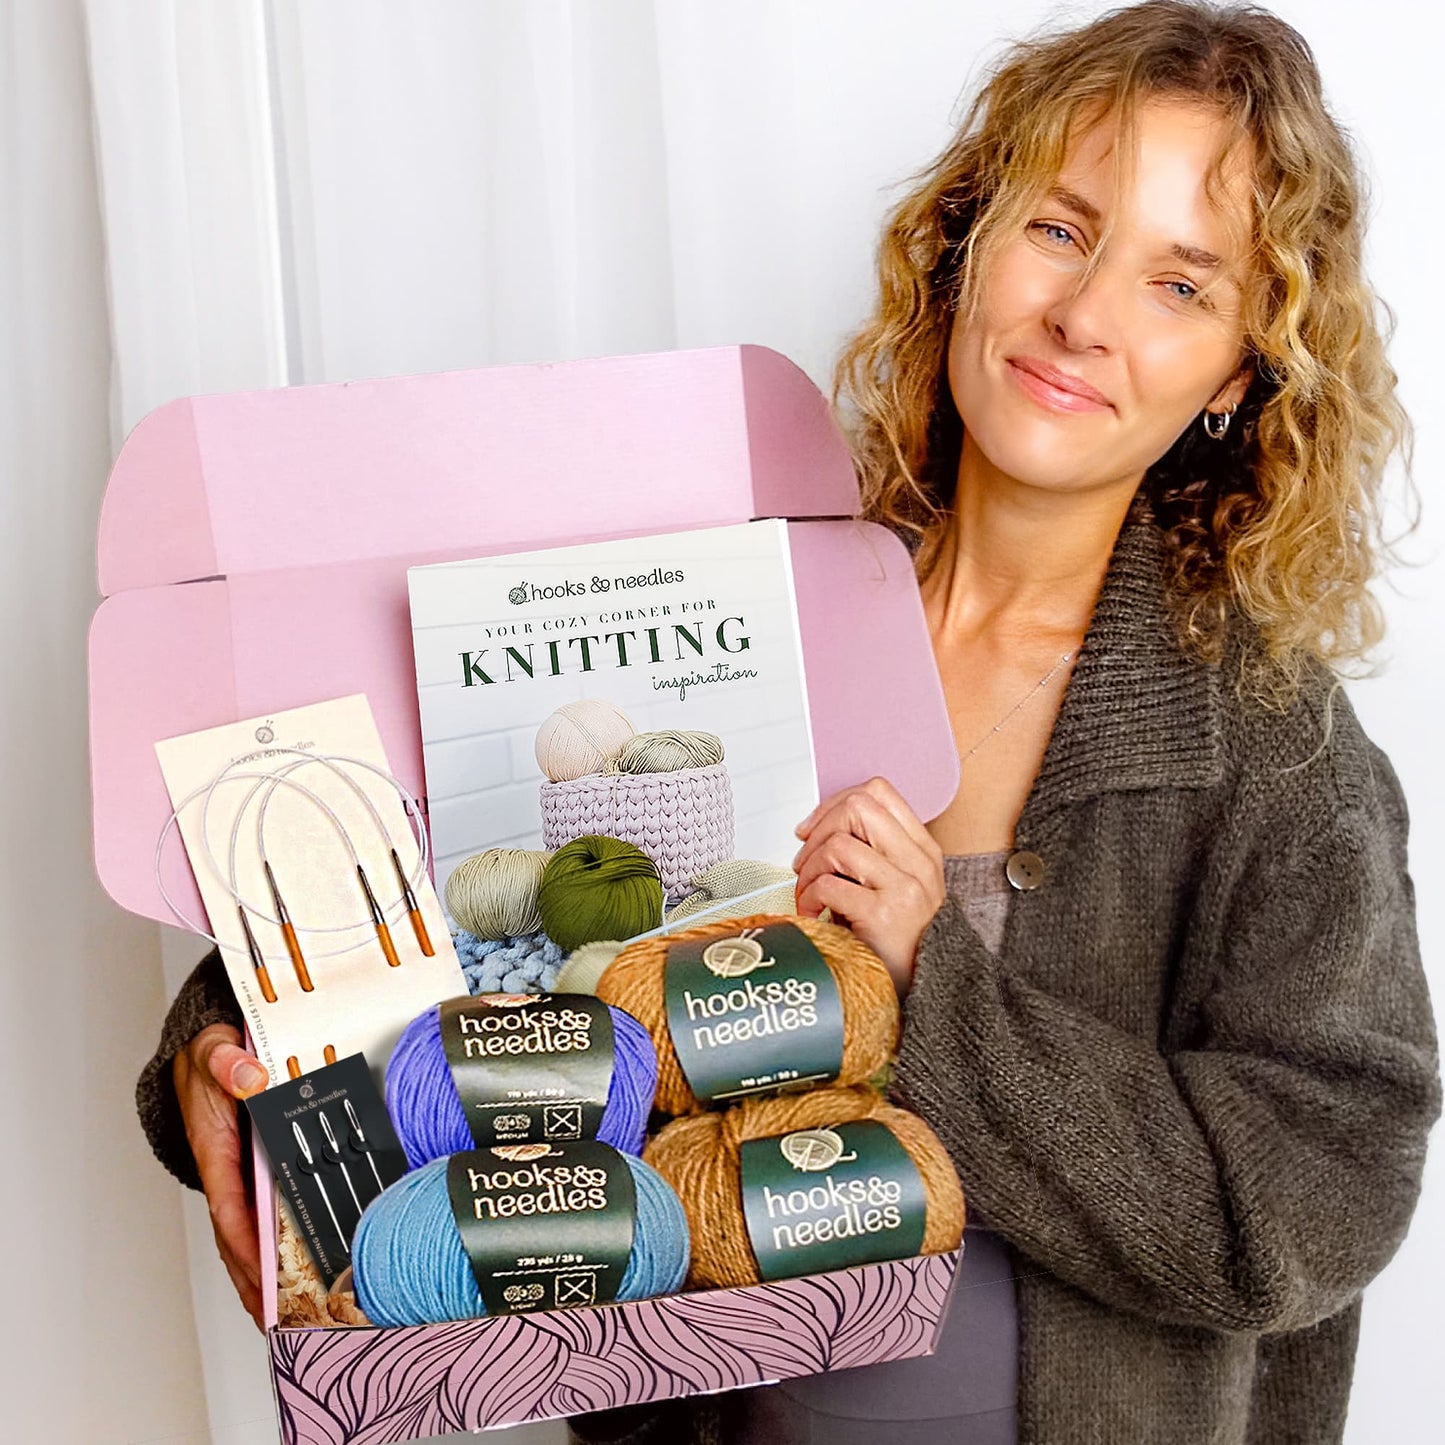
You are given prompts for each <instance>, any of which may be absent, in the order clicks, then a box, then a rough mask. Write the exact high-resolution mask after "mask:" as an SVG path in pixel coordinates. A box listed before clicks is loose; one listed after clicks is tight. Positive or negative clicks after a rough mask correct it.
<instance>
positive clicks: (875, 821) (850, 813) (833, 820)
mask: <svg viewBox="0 0 1445 1445" xmlns="http://www.w3.org/2000/svg"><path fill="white" fill-rule="evenodd" d="M885 817H886V818H891V819H892V820H893V821H894V822H895V823H896V824H897V826H898V828H899V829H900V830H901V832H902V833H903V834H904V835H906V836H907V837H909V838H911V839H912V840H913V841H914V842H915V843H916V844H917V845H918V846H919V847H920V848H922V849H923V850H924V851H925V852H930V851H931V852H934V853H937V854H938V855H939V856H940V857H941V856H942V850H941V849H940V848H939V847H938V844H937V843H935V842H934V841H933V835H932V834H931V833H929V831H928V829H927V828H925V827H924V826H923V822H922V820H921V819H920V818H919V816H918V814H917V813H915V812H914V811H913V809H912V807H911V806H909V803H908V800H907V799H906V798H905V797H904V796H903V794H902V793H900V792H899V791H898V789H897V788H895V787H894V786H893V784H892V783H890V782H889V781H888V779H887V778H880V777H872V778H869V779H868V781H867V782H866V783H860V784H859V785H858V786H857V787H854V788H844V789H843V790H842V791H841V792H838V793H834V794H832V795H831V796H830V797H827V798H824V799H823V800H822V801H821V802H820V803H819V804H818V806H817V807H816V808H814V809H813V811H812V812H811V813H809V814H808V816H807V817H806V818H804V819H803V821H802V822H801V823H799V824H798V826H797V827H796V828H795V829H794V830H793V831H794V832H795V833H796V834H797V835H798V837H800V838H802V839H804V840H805V841H806V840H808V839H809V838H810V837H811V835H812V834H813V833H815V832H816V831H817V830H818V828H819V825H820V824H826V825H827V826H828V827H830V828H846V829H847V830H848V831H849V832H851V833H853V834H854V835H855V836H856V837H859V838H862V839H863V840H864V841H865V842H871V841H873V839H872V838H871V837H870V836H869V832H868V829H869V827H870V823H871V826H872V828H873V829H874V830H875V831H876V830H878V828H879V822H880V820H881V819H882V818H885Z"/></svg>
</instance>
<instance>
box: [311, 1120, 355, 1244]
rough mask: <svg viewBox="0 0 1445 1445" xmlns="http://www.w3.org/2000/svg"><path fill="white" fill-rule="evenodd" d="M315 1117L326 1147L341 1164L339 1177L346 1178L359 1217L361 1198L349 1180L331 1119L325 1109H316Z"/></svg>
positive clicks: (349, 1172) (348, 1171)
mask: <svg viewBox="0 0 1445 1445" xmlns="http://www.w3.org/2000/svg"><path fill="white" fill-rule="evenodd" d="M316 1117H317V1118H318V1119H320V1120H321V1132H322V1133H323V1134H325V1135H326V1144H327V1147H328V1148H329V1149H330V1150H331V1152H332V1153H333V1154H335V1155H336V1162H337V1163H338V1164H339V1165H340V1166H341V1177H342V1178H343V1179H344V1180H346V1187H347V1188H348V1189H349V1190H350V1191H351V1202H352V1203H353V1204H354V1205H355V1206H356V1215H357V1218H358V1219H359V1218H360V1217H361V1200H359V1199H358V1198H357V1197H356V1185H354V1184H353V1183H352V1182H351V1171H350V1170H349V1169H348V1168H347V1167H346V1160H344V1159H343V1158H342V1157H341V1146H340V1145H339V1144H338V1143H337V1142H336V1135H335V1134H334V1133H333V1132H332V1130H331V1120H330V1119H328V1118H327V1117H326V1110H325V1109H318V1110H317V1111H316Z"/></svg>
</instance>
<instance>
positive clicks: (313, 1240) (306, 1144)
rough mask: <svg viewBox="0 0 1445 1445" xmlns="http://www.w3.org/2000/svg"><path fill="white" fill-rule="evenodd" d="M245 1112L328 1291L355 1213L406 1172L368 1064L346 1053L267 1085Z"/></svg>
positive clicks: (345, 1260) (341, 1265)
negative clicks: (293, 1076)
mask: <svg viewBox="0 0 1445 1445" xmlns="http://www.w3.org/2000/svg"><path fill="white" fill-rule="evenodd" d="M246 1111H247V1113H249V1114H250V1116H251V1122H252V1123H253V1124H254V1125H255V1127H256V1131H257V1133H258V1134H260V1136H261V1143H262V1145H263V1146H264V1148H265V1150H266V1157H267V1158H268V1159H269V1160H270V1161H271V1172H272V1173H273V1174H274V1175H275V1177H276V1181H277V1183H278V1184H279V1185H280V1186H281V1189H282V1191H283V1192H284V1194H285V1196H286V1201H287V1203H288V1204H290V1206H291V1213H292V1215H293V1216H294V1218H295V1220H296V1222H297V1224H298V1225H299V1226H300V1228H301V1232H302V1234H303V1235H304V1236H305V1239H306V1243H307V1245H308V1246H309V1248H310V1250H311V1256H312V1258H313V1259H314V1260H315V1261H316V1266H317V1268H318V1269H319V1270H320V1271H321V1274H322V1277H323V1278H324V1279H325V1281H326V1286H327V1288H328V1289H329V1288H330V1287H331V1285H332V1284H333V1283H334V1281H335V1279H336V1276H337V1275H339V1274H340V1273H341V1272H342V1271H343V1270H344V1269H345V1268H346V1267H347V1265H349V1264H350V1263H351V1239H352V1236H353V1235H354V1234H355V1232H356V1225H357V1221H358V1220H359V1219H360V1218H361V1211H362V1210H363V1209H365V1208H366V1206H367V1205H368V1204H369V1203H371V1201H372V1200H373V1199H375V1198H376V1196H377V1195H378V1194H380V1193H381V1191H382V1190H383V1189H384V1188H385V1187H386V1186H387V1185H388V1184H393V1183H395V1182H396V1181H397V1180H398V1179H400V1178H401V1176H402V1175H403V1174H405V1173H406V1155H405V1154H404V1153H403V1152H402V1148H401V1144H400V1143H399V1142H398V1140H397V1137H396V1134H395V1132H394V1131H393V1129H392V1127H391V1120H390V1119H389V1118H388V1117H387V1113H386V1106H385V1105H384V1104H383V1103H382V1100H381V1095H380V1094H379V1093H378V1092H377V1089H376V1084H375V1083H374V1082H373V1080H372V1077H371V1070H370V1069H369V1068H368V1067H367V1063H366V1059H365V1057H364V1056H363V1055H361V1054H352V1055H351V1056H350V1057H348V1058H344V1059H339V1060H338V1061H337V1062H336V1063H334V1064H328V1065H327V1066H326V1067H325V1068H322V1069H317V1070H316V1071H315V1072H314V1073H311V1074H303V1075H302V1076H301V1077H300V1078H299V1079H289V1080H287V1081H286V1082H285V1083H284V1084H273V1085H272V1086H271V1087H270V1088H269V1089H265V1090H263V1091H262V1092H261V1093H259V1094H255V1095H253V1096H252V1097H251V1098H249V1099H247V1100H246Z"/></svg>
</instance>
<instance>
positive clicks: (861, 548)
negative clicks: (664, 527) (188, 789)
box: [90, 521, 958, 922]
mask: <svg viewBox="0 0 1445 1445" xmlns="http://www.w3.org/2000/svg"><path fill="white" fill-rule="evenodd" d="M642 530H645V531H648V532H651V531H654V530H657V529H656V528H654V527H652V526H648V527H646V528H645V529H642ZM788 537H789V544H790V550H791V555H792V563H793V573H794V582H795V587H796V592H797V600H798V620H799V626H800V630H801V634H802V640H803V657H804V667H805V670H806V675H807V685H808V696H809V711H810V714H811V718H812V726H813V743H814V751H815V755H816V759H817V768H818V779H817V781H818V787H819V790H820V792H821V793H822V794H823V795H825V796H826V795H827V794H828V793H831V792H835V791H837V790H838V789H839V788H843V787H846V786H848V785H850V784H853V783H859V782H862V781H863V780H864V779H866V778H868V777H870V776H872V775H873V774H874V773H880V774H883V775H884V776H886V777H888V778H890V779H891V780H892V781H893V782H894V783H895V785H896V786H897V787H898V788H899V790H900V791H901V792H902V793H903V795H904V797H906V798H907V799H908V800H909V802H910V803H911V805H912V806H913V808H914V810H915V811H916V812H917V813H918V814H919V816H920V817H923V818H925V819H927V818H932V817H934V816H936V815H937V814H938V813H939V812H941V811H942V810H943V808H944V807H946V806H947V804H948V803H949V801H950V800H951V799H952V798H953V795H954V793H955V792H956V791H957V788H958V754H957V751H956V749H955V747H954V745H953V735H952V731H951V728H950V725H949V719H948V710H947V705H946V703H945V701H944V698H943V691H942V688H941V686H940V684H939V681H938V675H937V670H936V668H935V666H934V663H933V654H932V648H931V645H930V643H929V638H928V630H927V625H926V623H925V621H924V617H923V611H922V605H921V603H920V601H919V597H918V588H917V585H916V583H915V582H914V578H913V567H912V562H911V560H910V558H909V556H908V553H907V551H906V549H905V548H904V546H903V544H902V543H901V542H900V541H899V540H898V538H897V537H895V536H894V535H893V534H892V533H891V532H889V531H888V530H887V529H886V528H883V527H880V526H877V525H876V524H873V523H863V522H857V521H834V522H795V523H792V524H791V525H790V526H789V528H788ZM559 540H560V541H564V542H572V541H578V540H582V539H580V538H577V537H565V538H561V539H559ZM594 540H595V539H594ZM509 550H511V548H510V546H498V545H491V546H485V547H470V548H463V549H460V550H456V549H452V550H449V551H446V552H435V551H431V552H423V553H417V554H412V555H410V556H406V557H387V558H377V559H370V560H366V561H360V562H352V563H349V564H346V565H339V564H333V565H330V566H317V567H294V568H288V569H284V570H277V571H270V572H260V573H252V574H249V575H241V576H234V577H229V578H224V579H220V578H218V579H213V580H211V581H207V582H196V583H192V584H188V585H186V586H165V587H150V588H142V589H139V590H135V591H128V592H122V593H120V594H118V595H116V596H114V597H109V598H107V599H106V600H105V601H104V602H103V603H102V604H101V606H100V608H99V610H98V611H97V613H96V615H95V619H94V622H93V624H92V626H91V635H90V683H91V688H90V709H91V728H90V734H91V781H92V796H93V805H94V826H95V856H96V868H97V871H98V872H99V875H100V880H101V883H102V884H103V885H104V887H105V889H106V891H107V892H108V893H109V894H110V896H111V897H112V898H113V899H115V901H116V902H117V903H119V904H120V905H121V906H122V907H124V908H127V909H129V910H131V911H132V912H133V913H140V914H143V915H144V916H146V917H150V918H156V919H160V920H162V921H165V922H172V921H174V920H173V918H172V915H171V913H170V910H169V909H168V908H167V907H166V904H165V902H164V900H163V898H162V896H161V893H160V890H159V888H158V887H157V883H156V876H155V851H156V840H157V838H158V837H159V835H160V832H161V829H162V828H163V827H164V825H165V820H166V818H167V817H168V816H169V814H170V802H169V800H168V798H167V795H166V790H165V785H164V783H163V781H162V778H161V773H160V768H159V766H158V765H157V763H156V760H155V754H154V751H153V749H154V744H155V742H156V741H157V739H159V738H165V737H174V736H176V735H178V734H180V733H186V732H194V731H197V730H199V729H201V728H208V727H215V726H218V725H220V724H222V723H229V722H235V721H237V720H238V719H240V718H243V717H252V716H255V715H258V714H261V713H265V712H270V711H280V710H282V709H285V708H291V707H299V706H302V705H303V704H306V703H312V702H318V701H321V700H322V699H325V698H329V697H341V696H345V695H347V694H350V693H356V692H362V693H365V694H366V695H367V697H368V698H369V700H370V702H371V708H372V712H373V713H374V714H375V717H376V722H377V727H378V729H379V731H380V733H381V739H382V742H383V744H384V745H385V747H386V751H387V756H388V758H389V759H390V760H391V764H392V767H393V769H394V770H395V772H396V775H397V777H398V778H399V779H400V780H401V781H402V782H403V783H404V784H405V785H406V786H407V788H409V789H410V790H411V791H412V792H413V793H415V794H417V795H421V794H422V793H423V792H424V791H425V790H424V785H423V773H422V756H421V726H420V721H419V718H418V713H417V695H416V680H415V675H414V672H413V666H412V648H411V630H410V613H409V608H408V600H407V585H406V569H407V567H408V566H411V565H415V564H417V563H422V562H432V561H442V560H446V559H448V558H450V557H455V556H481V555H486V554H487V553H489V552H501V551H509ZM904 720H906V721H907V727H906V729H905V728H904V727H903V726H902V723H903V722H904ZM163 864H164V871H163V876H164V879H165V885H166V889H167V891H168V892H169V893H170V894H171V896H172V898H173V899H174V900H175V901H176V902H177V904H178V905H179V906H180V908H181V909H182V911H183V912H185V913H186V914H187V915H188V916H189V917H190V918H193V919H196V920H197V921H199V920H201V919H202V918H203V917H204V915H203V914H202V912H201V906H200V900H199V897H198V895H197V893H196V889H195V883H194V880H193V878H192V876H191V873H190V868H189V865H188V864H187V863H186V861H185V856H184V853H183V850H182V849H181V847H180V844H179V842H178V840H176V839H175V838H174V837H172V839H171V846H169V847H168V848H167V849H166V851H165V854H164V859H163Z"/></svg>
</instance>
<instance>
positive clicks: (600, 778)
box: [542, 763, 733, 901]
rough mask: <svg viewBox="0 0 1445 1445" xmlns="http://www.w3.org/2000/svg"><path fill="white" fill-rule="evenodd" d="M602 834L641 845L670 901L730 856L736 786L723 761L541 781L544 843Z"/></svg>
mask: <svg viewBox="0 0 1445 1445" xmlns="http://www.w3.org/2000/svg"><path fill="white" fill-rule="evenodd" d="M593 833H600V834H602V835H603V836H604V837H607V838H622V839H623V840H625V841H626V842H628V843H633V844H635V845H636V846H637V847H639V848H641V849H642V851H643V852H644V853H646V854H647V856H648V857H649V858H651V859H652V861H653V862H654V863H656V864H657V869H658V872H659V873H661V874H662V886H663V889H664V891H665V892H666V894H667V897H668V899H669V901H671V900H674V899H676V898H680V897H683V896H685V895H686V894H687V893H688V892H690V891H691V889H690V886H689V885H690V883H691V880H692V879H693V878H694V877H696V876H697V874H699V873H701V872H703V871H704V870H706V869H708V868H711V867H712V866H713V864H714V863H721V862H723V861H724V860H726V859H728V858H731V857H732V856H733V785H732V781H731V779H730V778H729V777H728V770H727V765H726V764H725V763H714V764H713V765H712V766H711V767H709V768H679V769H678V770H677V771H676V772H671V773H588V774H587V775H586V776H585V777H581V778H575V779H573V780H572V781H571V782H565V783H543V784H542V846H543V847H544V848H560V847H561V846H562V845H563V844H564V843H570V842H571V841H572V840H573V839H574V838H585V837H587V836H588V835H589V834H593Z"/></svg>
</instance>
